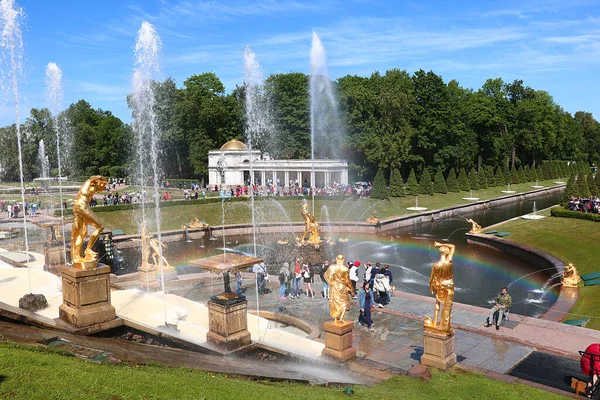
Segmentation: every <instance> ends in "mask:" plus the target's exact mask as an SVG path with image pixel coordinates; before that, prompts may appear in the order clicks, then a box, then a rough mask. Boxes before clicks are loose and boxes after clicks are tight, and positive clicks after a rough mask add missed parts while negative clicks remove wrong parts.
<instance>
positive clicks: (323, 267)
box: [319, 261, 329, 300]
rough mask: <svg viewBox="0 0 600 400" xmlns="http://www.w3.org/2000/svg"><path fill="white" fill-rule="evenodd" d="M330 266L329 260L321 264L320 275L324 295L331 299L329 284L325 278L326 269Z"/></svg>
mask: <svg viewBox="0 0 600 400" xmlns="http://www.w3.org/2000/svg"><path fill="white" fill-rule="evenodd" d="M327 268H329V263H328V262H327V261H324V262H323V265H322V266H321V271H319V277H320V278H321V282H323V297H325V298H326V299H328V300H329V284H328V283H327V281H326V280H325V276H324V275H325V271H327Z"/></svg>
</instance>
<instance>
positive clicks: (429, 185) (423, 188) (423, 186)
mask: <svg viewBox="0 0 600 400" xmlns="http://www.w3.org/2000/svg"><path fill="white" fill-rule="evenodd" d="M419 193H420V194H428V195H433V182H431V174H430V173H429V168H427V167H424V168H423V173H422V174H421V180H420V181H419Z"/></svg>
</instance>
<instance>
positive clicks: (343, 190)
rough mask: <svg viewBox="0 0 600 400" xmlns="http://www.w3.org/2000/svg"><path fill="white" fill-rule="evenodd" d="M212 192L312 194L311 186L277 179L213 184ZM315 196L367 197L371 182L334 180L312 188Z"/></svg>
mask: <svg viewBox="0 0 600 400" xmlns="http://www.w3.org/2000/svg"><path fill="white" fill-rule="evenodd" d="M212 190H213V191H214V192H220V193H221V197H223V192H224V191H225V192H228V193H227V195H226V197H240V196H249V195H251V194H254V196H312V194H313V193H312V191H313V188H310V187H308V186H307V185H306V184H304V185H299V184H298V182H297V181H290V184H289V186H281V184H280V182H279V181H278V182H277V184H273V182H272V181H270V180H268V179H267V182H266V184H265V185H260V184H258V185H257V184H254V185H250V184H249V183H247V184H246V185H237V186H233V185H232V186H229V185H221V186H219V185H214V186H213V187H212ZM314 194H315V196H350V195H354V196H357V197H359V198H364V197H369V196H370V195H371V184H370V183H367V182H361V183H360V184H354V185H342V184H340V183H338V182H334V183H333V185H331V186H328V187H323V188H314Z"/></svg>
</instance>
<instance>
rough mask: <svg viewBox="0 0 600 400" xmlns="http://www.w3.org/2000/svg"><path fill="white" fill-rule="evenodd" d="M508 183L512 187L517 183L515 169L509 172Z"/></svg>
mask: <svg viewBox="0 0 600 400" xmlns="http://www.w3.org/2000/svg"><path fill="white" fill-rule="evenodd" d="M510 183H512V184H513V185H516V184H518V183H519V174H518V173H517V169H516V168H513V169H512V170H511V171H510Z"/></svg>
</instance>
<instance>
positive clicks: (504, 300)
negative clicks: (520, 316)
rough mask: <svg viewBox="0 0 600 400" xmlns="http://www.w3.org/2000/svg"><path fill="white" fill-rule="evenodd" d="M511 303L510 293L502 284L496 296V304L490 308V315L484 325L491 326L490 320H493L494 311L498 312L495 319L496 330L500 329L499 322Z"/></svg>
mask: <svg viewBox="0 0 600 400" xmlns="http://www.w3.org/2000/svg"><path fill="white" fill-rule="evenodd" d="M511 305H512V298H511V297H510V294H508V288H507V287H506V286H504V287H503V288H502V292H500V294H499V295H498V297H496V304H495V305H494V307H492V309H491V310H490V316H489V317H488V318H487V320H486V322H485V325H484V326H485V327H486V328H487V327H490V326H492V321H493V320H494V313H495V312H498V319H497V320H496V330H498V329H500V323H501V322H502V318H503V317H504V314H505V313H506V312H507V311H508V309H509V308H510V306H511Z"/></svg>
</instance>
